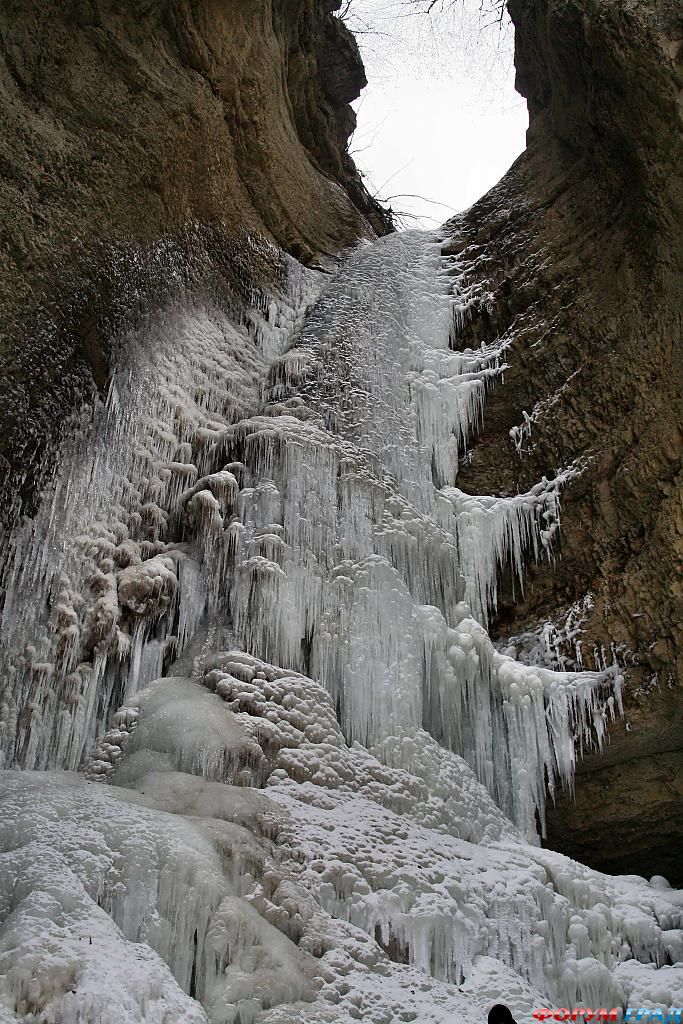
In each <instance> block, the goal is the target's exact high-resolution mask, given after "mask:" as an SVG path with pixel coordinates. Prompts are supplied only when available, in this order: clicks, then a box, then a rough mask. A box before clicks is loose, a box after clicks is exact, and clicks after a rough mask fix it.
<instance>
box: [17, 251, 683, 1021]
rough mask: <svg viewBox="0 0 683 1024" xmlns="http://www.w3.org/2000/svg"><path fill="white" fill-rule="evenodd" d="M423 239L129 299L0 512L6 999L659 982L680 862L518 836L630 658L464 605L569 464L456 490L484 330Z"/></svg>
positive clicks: (225, 1014)
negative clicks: (234, 295)
mask: <svg viewBox="0 0 683 1024" xmlns="http://www.w3.org/2000/svg"><path fill="white" fill-rule="evenodd" d="M249 245H251V246H253V247H260V246H263V243H260V242H259V241H258V240H255V239H251V240H249ZM441 245H442V239H441V238H439V237H437V236H435V235H431V234H425V233H420V232H410V233H405V234H401V235H395V236H392V237H389V238H386V239H383V240H380V241H379V242H377V243H375V244H373V245H369V244H368V245H363V246H361V247H360V248H359V249H357V250H356V251H354V252H353V253H351V254H347V255H346V256H345V258H344V259H343V260H342V261H341V265H340V266H339V268H338V269H337V270H336V272H335V273H334V274H332V275H329V274H322V273H319V272H313V271H305V270H303V269H302V268H301V267H299V265H298V264H296V263H295V262H294V261H293V260H286V259H285V258H284V257H281V256H279V255H278V254H276V253H274V252H272V253H270V254H269V258H270V259H271V260H273V261H274V262H275V263H278V261H279V266H280V273H279V276H277V280H276V281H275V283H274V284H273V286H272V289H271V291H270V292H268V293H265V292H262V291H259V290H257V289H254V290H253V291H252V298H251V303H250V305H249V307H248V308H246V309H244V310H243V311H242V313H241V316H240V317H239V318H235V317H229V316H228V315H227V314H226V313H225V312H224V311H223V310H221V309H219V308H218V307H216V306H210V305H208V304H204V305H201V306H198V305H196V304H191V303H186V304H185V305H184V306H175V307H173V308H169V309H168V310H167V311H166V312H165V313H163V314H159V315H158V316H156V317H155V318H154V319H153V321H152V322H151V323H150V324H148V325H147V326H146V327H145V328H144V330H143V331H141V332H140V333H139V335H138V336H137V337H131V338H130V339H128V340H127V346H126V353H127V354H126V357H125V360H122V362H121V366H120V368H119V370H118V371H117V373H116V375H115V377H114V380H113V382H112V388H111V393H110V397H109V400H108V402H107V404H106V405H104V406H103V407H101V408H98V409H97V410H95V412H94V414H93V416H92V419H91V421H90V422H87V423H86V422H84V425H83V429H82V430H81V431H80V433H78V434H77V436H76V440H75V441H73V442H72V443H71V447H70V448H69V449H68V450H65V452H64V453H63V456H62V460H61V465H60V470H59V472H58V474H57V475H56V477H55V481H54V485H53V488H52V490H51V491H50V492H48V493H46V495H45V497H44V500H43V504H42V506H41V509H40V511H39V513H38V515H37V516H36V519H35V520H34V521H32V522H26V523H24V524H22V526H21V528H20V529H19V531H18V532H17V535H16V536H15V538H14V539H13V545H11V546H10V547H9V549H8V550H9V551H10V555H9V557H8V561H7V564H6V565H5V567H4V577H5V579H6V581H7V586H8V597H7V600H6V602H5V605H4V609H3V620H2V626H3V644H4V652H3V658H4V659H5V664H4V666H3V673H2V680H3V683H2V684H0V685H2V686H3V689H2V690H0V740H1V747H2V756H3V757H4V759H5V760H4V765H5V767H6V768H8V769H13V768H16V767H19V768H22V769H26V770H24V771H22V772H16V771H6V772H4V773H3V774H2V776H0V786H1V787H2V805H1V806H2V810H1V811H0V1021H2V1022H3V1024H4V1022H5V1020H9V1021H16V1020H26V1021H28V1020H32V1021H34V1020H38V1019H40V1020H41V1021H43V1022H45V1024H49V1022H55V1024H57V1022H59V1024H71V1022H74V1024H76V1022H78V1024H89V1022H92V1024H96V1022H99V1024H118V1022H119V1021H120V1022H122V1024H123V1022H126V1024H128V1022H133V1021H140V1022H142V1021H154V1022H156V1021H159V1022H160V1024H161V1022H162V1021H165V1022H169V1021H181V1020H182V1021H197V1022H199V1021H212V1022H221V1024H222V1022H225V1024H252V1022H256V1021H259V1022H261V1021H266V1022H268V1021H270V1022H272V1024H275V1022H276V1021H277V1022H279V1024H282V1022H286V1021H291V1022H294V1021H302V1020H310V1021H320V1022H322V1021H340V1022H341V1021H344V1022H346V1021H351V1020H367V1021H370V1022H372V1024H391V1022H393V1021H398V1020H417V1021H419V1022H428V1021H429V1022H444V1024H445V1022H446V1021H452V1020H454V1019H458V1020H462V1021H464V1022H466V1024H469V1022H472V1024H474V1022H475V1021H479V1020H481V1019H482V1017H483V1016H484V1015H485V1011H486V1008H487V1006H488V1005H490V1003H491V1002H494V1001H497V1000H498V999H499V998H500V997H501V994H504V995H505V1000H506V1002H508V1003H509V1004H510V1005H511V1006H512V1008H513V1010H514V1012H515V1016H516V1017H517V1019H518V1020H520V1021H521V1020H524V1019H528V1017H529V1013H530V1009H531V1008H532V1006H539V1005H547V1004H548V1003H549V1002H550V1003H551V1004H553V1003H554V1004H556V1005H569V1006H573V1005H580V1004H581V1003H584V1004H585V1005H589V1006H602V1005H609V1006H613V1005H625V1004H626V1002H627V1000H628V999H629V998H630V996H631V994H632V993H637V994H638V998H639V999H640V1000H641V1002H642V1001H643V1000H644V1001H645V1002H651V1003H654V1004H656V1005H661V1006H663V1007H668V1006H669V1005H672V1004H677V1005H680V1004H681V1001H682V997H683V978H682V975H683V971H682V970H681V961H682V960H683V933H681V931H680V928H681V906H682V903H683V899H682V898H681V894H680V893H678V892H674V891H673V890H671V889H669V888H668V887H667V886H666V884H665V883H664V882H663V880H658V879H653V880H652V882H647V881H646V880H644V879H641V878H637V877H635V876H628V877H623V878H610V877H608V876H604V875H601V874H599V873H598V872H595V871H592V870H590V869H588V868H585V867H582V866H581V865H578V864H576V863H574V862H572V861H569V860H568V859H567V858H565V857H563V856H561V855H559V854H555V853H552V852H550V851H546V850H541V849H540V848H539V847H538V845H536V844H537V843H538V836H537V829H538V827H539V826H540V829H541V831H542V830H543V821H544V807H545V800H546V798H547V794H548V793H550V794H551V795H552V793H553V791H554V789H555V788H556V787H557V786H558V785H564V786H571V784H572V779H573V772H574V766H575V761H576V758H577V756H579V754H580V751H581V749H582V747H583V746H584V745H600V744H601V743H602V741H603V737H604V732H605V723H606V721H607V719H608V717H609V716H613V715H614V714H616V713H617V712H618V711H619V710H620V687H621V682H622V681H621V677H620V676H619V674H618V671H617V669H616V667H614V668H606V669H605V670H604V671H602V672H599V673H595V672H588V671H578V672H568V671H553V670H552V669H551V668H549V667H548V666H547V665H544V664H542V663H537V664H531V665H525V664H522V663H521V662H520V661H518V660H517V659H516V658H515V657H512V656H511V654H512V653H513V652H512V650H510V651H507V652H501V651H498V650H496V649H494V647H493V645H492V643H491V641H490V639H489V637H488V634H487V632H486V629H485V625H486V621H487V617H488V615H489V614H490V612H491V611H492V610H493V609H495V604H496V582H497V577H498V574H499V572H500V571H501V569H502V568H504V566H505V565H508V564H509V565H510V567H511V569H512V572H513V575H514V576H515V577H516V578H517V580H518V581H519V583H520V585H521V584H522V582H523V571H524V561H525V558H526V557H528V556H529V555H531V556H532V557H551V556H552V544H553V537H554V534H555V533H556V531H557V529H558V528H559V512H560V510H559V495H560V490H561V487H562V486H563V485H564V484H565V483H566V482H567V481H568V479H569V478H570V477H571V475H572V474H574V473H576V472H577V471H578V470H577V469H576V468H574V467H568V468H565V469H564V470H562V471H560V472H558V473H556V474H555V476H554V477H553V479H551V480H546V479H543V480H542V481H540V482H539V483H538V484H537V485H536V486H535V487H534V488H532V489H531V490H530V491H529V492H528V493H527V494H523V495H516V496H494V495H483V496H472V495H466V494H464V493H463V492H462V491H461V490H459V489H458V488H457V485H456V478H457V470H458V462H459V459H461V458H462V456H463V453H464V452H465V451H466V449H467V445H468V443H469V442H470V441H471V440H472V439H473V438H474V436H475V434H476V431H477V428H478V426H479V425H480V423H481V419H482V416H483V410H484V403H485V397H486V392H487V389H488V388H489V387H490V386H492V385H494V384H496V382H499V381H500V380H501V379H502V375H503V373H504V369H505V353H506V349H507V347H508V343H509V339H500V340H499V341H496V342H494V343H492V344H491V345H489V346H483V347H482V348H480V349H478V350H463V349H462V347H461V345H460V344H459V335H460V332H461V329H462V327H463V324H464V323H465V322H466V319H467V316H468V315H469V310H470V309H471V308H472V307H473V306H474V305H475V304H477V303H482V302H483V303H485V302H487V301H489V300H488V297H487V296H486V295H485V294H481V293H478V292H476V291H475V290H473V289H472V288H471V286H470V285H469V283H468V254H467V252H465V253H463V254H462V255H461V256H460V257H459V258H458V259H457V260H454V259H444V258H443V257H442V256H441ZM265 249H267V246H265ZM498 386H504V385H501V384H498ZM30 769H34V770H30ZM35 769H41V771H36V770H35ZM93 783H99V785H93ZM103 783H104V784H103ZM676 964H678V966H673V965H676Z"/></svg>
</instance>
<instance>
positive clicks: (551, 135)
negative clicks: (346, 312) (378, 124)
mask: <svg viewBox="0 0 683 1024" xmlns="http://www.w3.org/2000/svg"><path fill="white" fill-rule="evenodd" d="M509 7H510V13H511V15H512V18H513V20H514V23H515V27H516V68H517V87H518V89H519V90H520V92H522V94H523V95H525V96H526V97H527V100H528V104H529V111H530V128H529V134H528V148H527V151H526V152H525V153H524V154H523V155H522V157H520V159H519V160H518V161H517V163H516V164H515V165H514V166H513V167H512V168H511V170H510V171H509V173H508V174H507V175H506V176H505V177H504V178H503V180H502V181H501V182H500V183H499V185H498V186H496V187H495V188H494V189H493V190H492V191H491V192H490V193H489V194H488V195H487V196H485V197H484V198H483V199H482V200H481V201H480V202H478V203H477V204H476V205H475V206H474V207H473V208H472V209H471V210H470V211H469V212H468V213H467V214H466V215H465V217H464V227H465V232H466V238H467V242H466V244H468V245H469V246H470V247H471V253H478V254H479V255H480V256H481V257H483V265H484V266H485V267H486V271H485V275H483V277H482V281H484V280H485V281H486V282H489V281H492V282H493V286H492V291H493V294H492V296H491V297H490V301H485V302H482V305H481V309H480V313H479V315H478V316H477V317H476V318H475V319H474V321H473V322H472V324H471V325H470V328H469V338H470V340H473V341H478V340H479V339H480V338H482V337H490V336H492V335H495V334H499V333H500V334H502V333H504V332H507V334H508V337H509V339H510V342H511V345H510V349H509V351H508V362H509V364H510V367H509V370H508V371H507V374H506V383H505V386H504V387H501V388H499V389H497V390H495V391H494V392H493V394H492V396H491V398H490V401H489V403H488V406H487V414H486V425H485V430H484V433H483V435H482V437H481V438H480V443H479V444H478V446H477V448H476V449H475V451H474V453H473V457H472V460H471V462H470V465H469V466H468V467H467V468H466V469H463V470H462V472H461V475H460V477H459V484H460V486H461V487H463V488H464V489H465V490H469V491H473V492H475V493H486V492H491V491H500V490H501V489H502V490H503V491H505V490H506V489H507V490H508V491H509V492H511V493H515V492H516V491H517V489H520V490H525V489H527V488H528V487H529V486H530V485H531V484H533V483H534V482H535V481H536V480H538V479H539V478H540V476H541V475H542V474H546V475H548V476H549V477H551V476H553V475H554V474H555V472H556V471H557V470H558V469H560V468H563V467H566V466H568V465H570V464H572V463H577V464H580V465H581V466H583V472H582V473H581V474H580V475H579V476H578V477H576V478H575V479H574V481H573V482H572V483H571V485H570V486H569V487H568V488H567V489H566V491H565V492H564V495H563V526H562V533H561V540H560V543H561V552H560V556H559V559H558V561H557V563H556V565H555V566H554V568H553V567H550V566H548V565H539V566H537V567H535V568H534V569H532V571H531V573H530V577H529V581H528V586H527V589H526V594H525V596H524V599H523V600H522V601H521V602H520V601H519V600H516V601H515V602H514V603H513V601H512V600H511V594H510V587H509V586H508V599H507V600H505V599H504V600H503V601H502V602H501V604H500V607H499V615H498V620H497V624H496V628H497V631H498V634H499V636H500V637H501V639H503V638H505V637H509V636H511V635H519V634H520V633H523V632H525V631H529V630H533V629H534V628H535V627H537V626H538V624H539V623H541V622H543V620H544V619H546V620H547V619H555V620H556V621H562V620H564V618H565V617H566V613H567V611H568V609H569V608H570V607H572V606H573V605H574V604H575V603H576V602H583V601H584V599H585V597H586V595H588V594H591V595H592V600H591V599H589V600H588V601H587V602H585V607H584V611H583V613H582V614H583V617H584V619H585V621H584V624H583V628H584V631H585V632H584V634H583V651H584V660H585V661H586V662H588V663H589V664H590V663H591V662H592V661H594V660H595V656H593V657H592V656H591V652H592V651H593V652H595V650H597V660H598V661H600V660H602V658H603V657H604V658H605V660H606V661H607V662H608V663H609V662H611V661H612V660H613V659H614V658H616V659H617V661H618V662H619V664H620V665H621V666H622V667H625V669H626V679H627V690H626V715H625V718H624V719H623V721H621V722H619V723H618V724H617V725H615V726H614V727H613V729H612V730H611V734H610V740H609V745H608V747H607V750H606V752H605V754H604V755H603V756H601V757H594V756H589V757H587V758H586V759H585V760H584V761H583V763H582V764H581V766H580V768H579V773H578V777H577V792H576V802H574V801H573V800H572V798H571V796H570V795H565V796H564V797H563V798H562V799H561V800H560V801H559V803H558V806H557V809H556V811H555V813H554V814H553V815H551V820H550V831H549V843H550V845H552V846H554V847H555V848H557V849H561V850H563V851H564V852H568V853H570V854H571V855H572V856H576V857H577V858H580V859H581V860H583V861H584V862H588V863H589V864H593V865H594V866H597V867H600V868H603V869H607V870H610V871H617V872H619V871H637V872H639V873H642V874H644V875H646V876H648V877H649V876H650V875H651V874H653V873H655V872H656V873H661V874H664V875H665V876H667V877H669V878H670V880H671V881H678V882H679V883H680V881H681V880H682V877H683V876H681V864H680V858H679V857H678V846H679V845H680V839H681V837H683V800H682V799H681V797H682V796H683V759H682V758H681V748H682V746H683V723H682V721H681V712H682V710H683V691H682V688H681V686H682V675H683V673H682V669H683V662H682V661H681V642H682V640H683V604H682V597H683V590H682V587H681V572H680V569H681V554H682V553H683V519H682V518H681V507H682V506H681V494H682V492H681V471H680V467H681V451H682V444H681V433H680V412H681V401H680V387H681V379H682V371H683V363H682V357H681V309H682V306H683V303H682V299H683V288H682V283H681V266H682V263H683V235H682V233H681V223H682V222H683V178H682V175H681V168H682V167H683V146H682V137H681V127H682V124H681V95H682V94H681V86H682V85H683V65H682V63H681V58H682V56H683V52H682V48H681V39H682V22H681V19H680V9H679V8H678V7H677V5H675V4H668V3H666V2H661V3H638V4H634V3H628V2H623V0H608V2H594V0H511V2H510V4H509ZM486 287H487V288H490V287H491V286H490V285H489V284H488V283H487V284H486ZM511 431H512V436H511V434H510V432H511ZM515 441H516V442H517V445H516V446H517V447H518V449H519V458H516V457H515V458H514V459H511V458H510V452H511V451H513V450H514V447H515V445H514V442H515ZM517 597H519V595H517ZM591 603H592V606H591ZM572 652H573V647H572V645H569V647H567V648H565V653H566V654H567V655H568V656H571V654H572Z"/></svg>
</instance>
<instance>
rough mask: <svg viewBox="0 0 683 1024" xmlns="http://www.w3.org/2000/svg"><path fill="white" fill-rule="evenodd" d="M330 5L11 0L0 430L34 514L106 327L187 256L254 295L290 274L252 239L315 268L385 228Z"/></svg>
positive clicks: (101, 358)
mask: <svg viewBox="0 0 683 1024" xmlns="http://www.w3.org/2000/svg"><path fill="white" fill-rule="evenodd" d="M334 6H335V5H334V2H330V0H257V2H250V3H248V4H245V3H240V2H238V0H226V2H221V3H216V2H213V0H201V2H199V3H190V2H189V0H188V2H181V3H167V2H165V0H145V2H144V3H140V4H139V3H136V4H133V3H124V4H117V3H113V2H109V0H105V2H104V3H91V2H89V0H70V2H69V3H66V4H63V3H57V2H55V3H44V2H42V0H40V2H38V0H36V2H29V3H18V2H17V3H14V2H10V3H8V4H4V5H3V9H2V11H0V61H1V63H0V96H1V106H2V140H1V141H0V161H1V164H0V166H1V173H0V201H1V202H2V205H3V208H4V209H5V211H6V216H5V217H3V224H2V246H1V248H0V272H1V274H2V280H3V289H2V299H1V300H0V301H1V302H2V306H1V307H0V323H1V324H2V336H3V337H2V346H1V348H0V364H1V367H2V374H1V376H2V392H1V394H0V409H1V410H2V411H1V413H0V416H1V420H0V428H1V430H0V432H1V434H2V452H1V456H2V463H3V476H4V477H5V482H6V484H7V493H8V494H9V495H11V496H12V498H13V499H14V504H13V511H14V512H16V511H18V508H17V506H22V505H23V506H24V507H27V508H28V510H29V511H30V510H31V506H30V502H29V504H28V506H26V501H27V499H30V494H31V489H32V484H33V483H34V482H35V479H36V476H37V475H38V476H39V473H38V474H37V467H38V465H39V464H40V462H41V460H42V459H43V455H44V452H45V448H46V446H48V447H49V446H50V444H51V442H52V441H54V440H55V438H56V437H57V436H59V434H60V432H61V425H62V423H63V421H64V418H65V417H66V416H68V415H69V414H70V413H73V412H74V411H75V410H76V409H77V408H78V407H79V405H80V403H81V401H82V400H83V397H84V395H87V393H88V391H89V389H92V387H93V384H95V385H97V386H99V387H100V388H103V387H104V385H105V383H106V380H107V376H108V372H109V362H110V359H109V355H110V354H109V352H108V340H109V338H110V337H111V336H112V334H113V333H115V332H116V331H119V332H120V330H121V327H122V324H123V325H125V323H126V322H127V321H128V320H129V319H131V318H133V319H134V317H135V314H136V313H139V311H140V309H141V308H145V307H149V305H150V304H152V303H153V302H154V301H158V300H159V298H160V296H159V293H160V291H163V290H164V289H165V290H166V291H168V289H169V288H173V287H174V284H175V283H178V278H179V276H180V275H181V274H184V275H185V276H186V271H185V270H181V269H180V268H182V267H185V266H186V264H187V261H188V258H189V257H190V256H191V259H192V260H193V261H194V265H195V274H196V278H197V283H198V286H200V287H201V288H204V289H205V290H206V289H207V288H208V289H210V290H211V291H212V292H218V294H219V295H220V297H221V300H222V301H223V302H228V301H230V299H231V298H232V299H236V300H237V301H238V302H239V301H240V298H242V299H243V293H244V291H245V289H246V291H247V292H248V290H249V287H250V282H251V283H252V284H253V283H255V284H256V285H259V284H263V283H264V278H267V277H268V276H269V274H270V276H271V277H272V276H273V275H274V274H275V269H274V268H272V267H270V268H269V267H267V266H263V265H262V264H258V265H256V263H255V261H254V260H252V259H251V257H250V255H249V253H248V252H246V254H245V247H244V239H245V236H246V235H247V234H249V233H253V234H258V235H260V236H265V237H266V238H270V239H272V240H274V241H275V242H276V243H278V244H279V245H281V246H282V247H283V248H284V249H286V250H288V251H289V252H291V253H292V254H294V255H296V256H297V257H298V258H300V259H301V260H303V261H304V262H312V261H314V259H315V258H316V256H319V255H320V254H325V253H335V252H337V251H338V250H339V249H340V248H342V247H343V246H345V245H348V244H350V243H351V242H352V241H355V240H356V239H358V238H359V237H362V236H371V235H372V234H373V233H375V232H380V233H381V232H382V231H384V230H385V229H386V227H387V222H386V220H385V218H384V215H383V214H382V213H381V212H380V211H379V210H378V208H377V207H376V206H375V205H374V204H373V202H372V201H371V199H370V197H369V196H368V195H367V193H366V192H365V190H364V189H363V187H362V184H361V181H360V178H359V177H358V174H357V172H356V170H355V168H354V166H353V164H352V162H351V160H350V158H349V157H348V155H347V153H346V142H347V138H348V135H349V132H350V131H351V130H352V128H353V125H354V115H353V111H352V110H351V108H350V107H349V106H348V103H349V101H350V100H352V99H354V98H355V97H356V96H357V95H358V94H359V92H360V89H361V88H362V86H363V85H364V84H365V76H364V71H363V66H362V62H361V60H360V57H359V54H358V50H357V47H356V44H355V41H354V39H353V37H352V36H351V35H350V34H349V33H348V32H347V31H346V30H345V28H344V26H343V25H342V24H341V23H340V22H339V21H338V19H336V18H334V17H333V15H332V13H331V10H332V9H333V8H334ZM155 249H156V253H155V256H154V258H153V259H152V262H153V263H155V266H156V270H155V272H153V273H151V274H150V272H149V271H145V270H143V269H142V264H143V263H144V264H145V265H148V264H149V261H150V251H151V250H155ZM136 268H137V270H136ZM183 283H184V284H185V285H187V281H184V282H183ZM26 474H28V482H26V480H25V477H26ZM3 505H4V509H5V512H7V511H8V503H7V501H5V502H4V503H3Z"/></svg>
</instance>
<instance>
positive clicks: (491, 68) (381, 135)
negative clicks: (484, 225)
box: [347, 0, 528, 227]
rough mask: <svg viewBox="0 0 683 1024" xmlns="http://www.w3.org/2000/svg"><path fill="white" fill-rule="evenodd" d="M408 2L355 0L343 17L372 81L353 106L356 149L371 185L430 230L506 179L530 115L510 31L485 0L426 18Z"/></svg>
mask: <svg viewBox="0 0 683 1024" xmlns="http://www.w3.org/2000/svg"><path fill="white" fill-rule="evenodd" d="M441 2H442V0H439V3H441ZM448 2H449V0H443V3H444V4H448ZM407 3H408V0H352V5H351V15H350V16H349V19H348V20H347V23H348V24H349V27H350V28H353V29H354V30H355V31H356V32H357V35H358V40H359V43H360V46H361V51H362V53H363V58H364V61H365V64H366V71H367V76H368V80H369V84H368V86H367V88H366V89H365V90H364V92H363V95H362V96H361V98H360V100H358V101H357V102H356V103H355V104H354V106H355V109H356V113H357V116H358V128H357V130H356V133H355V135H354V137H353V139H352V140H351V147H350V148H351V153H352V155H353V157H354V159H355V161H356V163H357V165H358V166H359V167H360V169H361V171H362V172H363V173H364V175H365V180H366V185H367V186H368V188H369V190H370V191H371V192H372V193H373V194H376V195H378V197H379V198H381V199H389V197H393V196H395V197H396V198H391V199H389V203H390V205H391V206H392V208H393V209H394V210H396V211H406V212H408V213H410V214H416V215H419V217H420V220H419V221H413V220H412V219H405V220H404V221H403V223H404V224H405V226H414V224H416V223H418V224H421V225H422V226H425V227H427V226H430V225H434V224H439V223H441V222H442V221H444V220H446V218H447V217H448V216H450V214H451V213H452V212H455V211H458V210H463V209H466V208H467V207H468V206H470V205H471V204H472V203H473V202H474V201H475V200H476V199H478V198H479V197H480V196H481V195H483V194H484V193H485V192H486V191H487V190H488V189H489V188H490V187H491V186H492V185H494V184H495V183H496V182H497V181H498V180H499V179H500V178H501V177H502V175H503V174H504V173H505V171H506V170H507V168H508V167H509V166H510V164H511V163H512V162H513V161H514V160H515V158H516V157H517V156H518V155H519V154H520V153H521V152H522V150H523V149H524V136H525V132H526V128H527V125H528V117H527V110H526V103H525V101H524V100H523V99H522V97H521V96H519V95H518V94H517V93H516V92H515V90H514V67H513V64H512V52H513V35H512V29H511V28H510V27H504V28H502V29H501V28H500V27H499V26H498V25H497V24H496V25H493V24H492V22H493V18H492V17H491V16H488V17H487V15H486V14H485V13H484V14H482V12H481V8H480V2H479V0H455V2H454V4H453V5H451V6H449V7H447V9H446V10H445V11H443V10H435V11H434V12H433V13H432V15H430V16H427V15H424V14H422V15H413V14H410V15H407V13H406V12H407V11H408V10H410V11H412V10H413V9H414V8H412V7H407V6H406V4H407ZM353 12H355V14H354V13H353ZM487 23H488V27H487ZM358 29H360V30H361V31H360V32H358ZM406 194H416V195H419V196H424V197H426V198H428V199H430V200H434V201H438V202H439V203H441V204H444V205H435V204H434V203H427V202H425V201H423V200H421V199H415V198H411V197H410V196H409V195H406Z"/></svg>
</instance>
